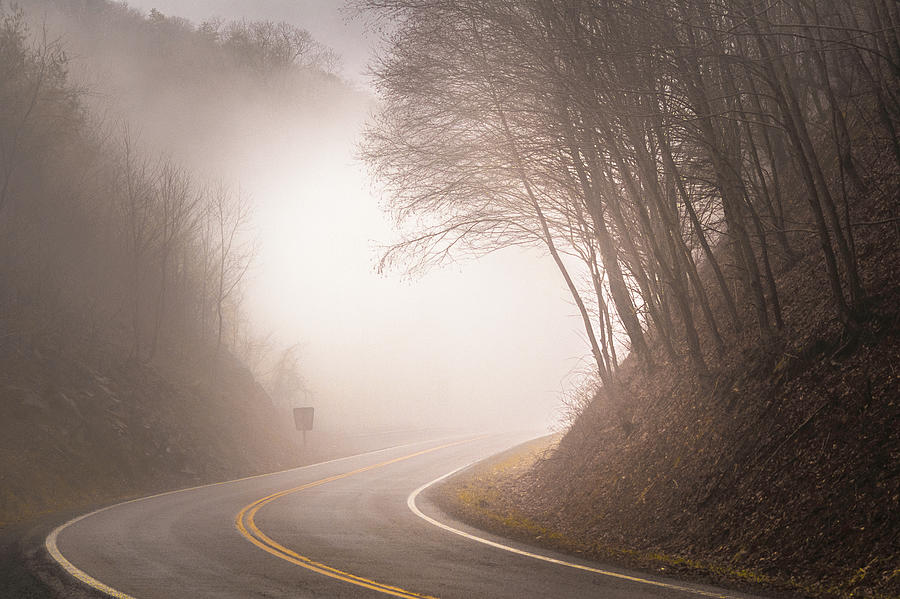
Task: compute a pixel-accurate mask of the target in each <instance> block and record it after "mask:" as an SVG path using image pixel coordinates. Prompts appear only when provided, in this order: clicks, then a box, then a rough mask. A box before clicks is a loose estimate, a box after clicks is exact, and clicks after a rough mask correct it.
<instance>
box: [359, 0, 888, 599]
mask: <svg viewBox="0 0 900 599" xmlns="http://www.w3.org/2000/svg"><path fill="white" fill-rule="evenodd" d="M357 4H358V5H359V6H360V7H361V8H362V9H363V10H365V11H368V14H369V15H370V16H371V18H373V19H374V20H375V21H376V22H377V21H378V20H379V19H382V20H385V21H389V22H391V23H395V27H394V29H393V30H392V31H391V33H390V34H389V35H388V36H387V42H386V48H385V50H384V52H382V54H381V55H380V57H379V60H378V61H377V63H376V67H375V70H376V85H377V88H378V91H379V93H380V95H381V97H382V98H383V104H382V107H381V110H380V112H379V113H378V115H377V117H376V119H375V120H374V122H373V123H372V124H371V125H370V127H369V128H368V130H367V133H366V141H365V144H364V149H363V153H364V157H365V159H366V160H367V161H368V163H369V165H370V168H371V169H372V172H373V174H374V176H376V177H377V178H378V179H379V180H380V181H381V182H382V183H383V184H384V186H385V188H386V189H387V190H388V192H387V193H388V198H389V199H388V202H387V204H388V208H389V209H390V211H391V213H392V215H393V216H394V219H395V221H396V222H397V223H398V227H399V230H400V232H401V236H400V238H399V239H398V240H397V242H396V243H395V244H394V245H392V246H391V247H390V248H389V250H388V251H387V252H386V254H385V255H384V259H383V261H382V264H381V265H382V267H383V268H386V269H389V268H399V269H405V270H408V271H414V272H415V271H419V270H425V269H429V268H431V267H434V266H436V265H441V264H446V263H450V262H453V261H456V260H461V259H464V258H467V257H472V256H482V255H485V254H488V253H491V252H494V251H498V250H501V249H503V248H507V247H512V246H530V247H540V248H542V249H543V250H544V251H545V252H546V253H547V254H548V255H549V256H550V257H551V258H552V259H553V261H554V262H555V264H556V266H557V269H558V271H559V274H560V276H561V279H562V280H563V281H564V282H565V285H566V287H567V288H568V290H569V292H570V294H571V299H572V305H573V310H577V313H578V314H579V315H580V317H581V322H582V323H583V327H584V337H585V342H586V344H587V345H588V346H589V348H590V350H591V355H592V360H591V363H590V370H591V371H592V375H591V376H592V380H591V381H589V382H588V383H587V384H586V385H584V386H582V387H580V388H577V389H575V390H573V391H572V392H571V394H570V397H569V399H568V400H567V402H566V408H565V409H564V418H565V420H566V423H567V424H566V426H565V427H564V429H563V433H564V435H563V437H562V440H561V441H560V443H559V445H558V447H557V448H556V449H555V450H553V451H550V452H548V453H547V454H546V455H544V456H543V457H542V458H540V459H537V461H536V463H535V464H534V465H533V466H531V467H530V469H529V468H526V469H525V473H524V474H522V467H517V469H513V472H515V473H516V474H515V475H510V476H509V477H507V478H504V477H503V476H501V475H498V474H497V473H496V471H497V469H500V470H502V466H497V467H496V468H495V470H493V471H492V470H490V467H488V468H487V470H486V472H487V473H485V472H484V471H482V472H481V473H480V474H474V475H471V476H469V477H468V478H466V477H465V476H464V477H462V481H463V482H460V483H457V484H458V486H457V487H454V486H453V484H454V483H451V484H450V485H449V488H450V490H449V491H445V493H444V496H445V501H444V508H445V509H449V510H450V511H451V512H453V513H455V514H456V515H457V516H458V517H461V518H463V519H465V520H468V521H470V522H474V523H476V524H477V525H478V526H482V527H486V528H489V529H492V530H495V531H497V532H500V533H501V534H505V535H510V536H515V537H518V538H522V539H525V540H528V541H529V542H533V543H537V544H540V545H546V546H551V547H554V548H557V549H564V550H566V551H570V552H576V553H579V554H584V555H589V556H592V557H594V558H596V559H600V560H614V561H618V562H620V563H623V564H628V565H631V566H636V567H642V568H649V569H653V570H655V571H669V572H678V573H679V574H680V575H684V576H688V577H691V576H694V577H697V578H699V579H702V580H710V579H712V580H718V581H730V583H731V584H738V585H746V588H756V589H761V588H762V589H768V590H769V591H773V590H775V589H780V590H787V591H789V592H793V593H800V594H801V595H804V596H828V597H830V596H853V597H855V596H886V597H891V596H896V593H897V592H898V588H900V587H898V584H900V576H898V572H900V570H898V569H897V561H896V560H897V553H896V539H897V534H898V528H897V527H898V521H897V518H896V510H897V506H898V503H897V502H898V497H900V495H898V493H900V471H898V470H897V464H898V461H897V460H898V456H900V436H898V434H897V427H896V423H897V422H898V418H900V413H898V407H897V401H896V400H897V397H898V394H900V388H898V382H897V381H898V379H897V376H896V372H895V366H894V365H895V364H896V362H897V358H898V355H900V344H898V336H897V333H898V330H900V327H898V323H900V313H898V311H897V306H898V296H897V290H898V288H900V287H898V284H900V272H898V267H897V265H898V252H897V248H898V246H900V243H898V242H900V214H898V208H900V201H898V199H900V192H898V189H900V187H898V181H900V139H898V135H897V132H898V129H897V128H898V125H900V103H898V98H900V77H898V75H900V8H898V5H897V3H895V2H891V1H887V0H858V1H857V0H852V1H831V0H816V1H814V2H810V1H806V0H784V1H780V2H753V1H751V0H728V1H719V0H683V1H682V0H666V1H664V2H656V1H645V0H627V1H621V0H583V1H582V0H572V1H568V2H553V3H550V2H541V1H538V0H522V1H516V2H489V3H481V2H466V1H462V0H460V1H451V0H448V1H434V2H419V1H415V0H409V1H405V0H360V1H359V2H357ZM447 497H449V499H447ZM754 585H756V586H755V587H754Z"/></svg>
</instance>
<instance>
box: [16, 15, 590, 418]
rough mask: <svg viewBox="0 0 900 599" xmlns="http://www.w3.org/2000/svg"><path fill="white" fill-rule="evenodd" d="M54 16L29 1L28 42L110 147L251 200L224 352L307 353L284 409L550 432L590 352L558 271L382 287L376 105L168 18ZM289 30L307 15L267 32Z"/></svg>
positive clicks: (524, 270) (507, 257)
mask: <svg viewBox="0 0 900 599" xmlns="http://www.w3.org/2000/svg"><path fill="white" fill-rule="evenodd" d="M58 6H63V4H62V3H60V4H59V5H57V4H56V3H53V2H37V1H29V2H25V3H24V7H25V8H26V10H27V11H28V14H29V19H30V20H31V22H32V27H33V31H34V32H39V31H40V29H41V27H44V26H46V28H47V31H48V34H49V35H50V36H51V37H58V38H59V39H60V40H61V42H62V43H63V44H64V45H65V48H66V50H67V52H68V54H69V57H70V76H71V78H72V79H73V80H74V81H76V82H77V83H78V84H79V85H80V86H82V87H83V88H84V89H85V90H87V93H86V94H85V96H84V101H85V102H86V104H87V105H88V106H89V108H90V113H91V118H93V119H96V120H98V121H101V122H102V123H103V126H104V127H106V128H107V129H108V130H109V131H110V135H111V136H115V135H118V134H119V130H120V128H121V126H122V123H124V122H127V123H128V124H129V126H130V128H131V129H132V130H133V131H135V132H136V135H137V137H138V139H139V142H140V144H141V145H142V146H143V147H144V148H146V149H147V151H148V152H153V153H156V154H159V155H164V156H170V157H172V158H173V159H175V160H177V161H179V162H180V163H182V164H184V165H185V166H186V167H187V168H189V169H190V170H191V171H192V172H194V173H196V174H197V176H198V178H200V179H215V178H223V179H224V180H226V181H227V182H228V183H229V184H230V185H231V186H233V187H234V188H235V189H239V190H240V191H241V193H243V194H245V195H246V196H247V197H249V198H251V200H252V208H253V210H252V226H251V227H250V229H249V231H250V234H251V235H252V236H253V237H254V238H255V247H256V255H255V258H254V260H253V262H252V266H251V269H250V271H249V272H248V273H247V276H246V278H245V280H244V282H243V285H242V292H241V296H240V297H239V298H237V299H239V300H240V301H239V302H237V303H238V304H240V307H241V308H242V310H243V314H244V315H245V316H246V318H247V320H248V322H247V323H242V328H241V329H240V331H237V329H236V332H235V333H234V334H233V335H232V337H231V338H230V339H229V340H228V345H229V347H230V349H232V350H233V351H234V352H235V353H236V354H238V355H239V356H242V358H243V359H245V360H246V361H248V362H250V363H251V366H255V369H256V371H257V374H259V375H261V376H262V377H265V376H266V375H267V374H269V373H270V371H271V368H272V365H273V362H274V361H275V358H276V357H277V355H278V352H279V351H280V350H281V349H283V348H287V347H290V346H293V345H295V344H297V345H298V347H297V350H296V356H297V359H298V366H299V370H300V375H301V377H302V380H303V382H304V387H305V388H304V389H295V390H294V391H293V392H291V393H288V397H286V398H284V400H283V401H282V407H289V405H288V404H292V405H299V404H305V403H309V404H311V405H314V406H316V407H317V427H321V428H325V429H328V428H338V427H342V428H347V427H349V428H353V429H356V428H370V427H372V428H381V429H384V428H395V427H396V428H407V427H421V426H454V427H455V426H465V427H469V426H475V427H477V428H484V427H492V426H500V427H545V426H547V425H548V424H549V423H551V422H553V421H554V420H555V418H556V416H557V406H558V403H559V399H558V396H559V393H560V391H561V389H562V388H563V386H564V385H565V379H566V378H567V377H568V376H569V375H570V373H571V372H573V371H578V369H579V368H580V367H581V366H582V364H583V362H582V359H581V357H582V355H583V353H584V344H583V340H582V339H581V336H580V334H579V333H577V331H578V326H579V325H578V321H577V319H575V318H574V316H573V313H574V308H573V307H572V306H571V305H570V302H569V300H568V299H567V298H566V295H565V290H564V288H563V287H561V286H560V284H559V282H558V275H557V273H556V272H555V271H554V269H553V265H552V262H551V261H550V260H549V259H548V258H546V257H544V256H541V255H539V254H537V253H533V252H532V253H529V252H523V251H519V250H510V251H506V252H502V253H499V254H496V255H492V256H489V257H487V258H485V259H482V260H480V261H478V262H468V263H464V264H461V265H459V266H453V267H450V268H448V269H445V270H441V271H437V272H433V273H430V274H428V275H425V276H424V277H421V278H418V279H416V280H404V279H403V277H402V276H401V275H402V273H398V272H389V273H387V274H385V275H377V274H376V273H375V271H374V266H375V264H376V263H377V260H378V258H379V257H380V252H381V249H380V248H381V246H383V245H384V244H387V243H389V242H391V240H392V238H393V237H394V235H395V233H394V231H393V226H392V224H391V223H389V222H388V220H387V219H386V217H385V216H384V215H383V213H382V212H381V210H380V208H379V200H378V193H377V190H373V189H372V188H371V184H370V182H369V179H368V176H367V173H366V172H365V169H364V167H363V166H361V165H360V164H359V163H358V162H357V160H356V144H357V143H358V138H359V133H360V131H361V128H362V126H363V124H364V122H365V121H366V119H367V117H368V115H369V112H370V111H371V110H372V108H373V106H374V102H375V100H374V98H373V97H371V96H369V95H368V93H367V92H365V91H361V90H360V88H359V87H358V86H356V85H354V84H349V83H346V82H344V81H343V80H342V79H341V77H340V76H338V75H335V74H332V73H329V72H325V71H322V70H321V69H319V68H305V69H304V68H299V69H297V68H293V69H284V70H281V71H278V70H274V71H271V72H265V73H262V74H260V73H259V72H255V71H253V70H252V69H244V68H242V67H241V65H235V64H230V63H228V62H227V60H226V61H225V62H223V58H222V57H221V56H220V55H219V54H217V53H215V52H210V51H209V49H208V48H207V47H205V46H203V45H202V44H199V45H198V43H197V41H196V40H195V39H194V37H192V35H193V33H192V32H193V30H195V29H196V27H197V23H193V24H192V23H188V22H185V21H182V20H178V19H173V18H172V16H170V15H163V16H164V17H165V18H166V20H164V21H162V22H160V23H156V24H155V25H153V24H150V23H148V22H146V21H140V20H138V19H137V18H135V15H134V14H132V15H131V16H125V17H123V16H122V15H118V16H115V17H113V16H109V17H104V16H103V15H102V14H101V15H99V16H98V14H97V11H98V10H99V9H100V8H102V6H103V5H102V4H99V5H91V4H84V5H80V7H79V5H68V6H67V7H65V9H64V10H59V9H58V8H57V7H58ZM98 7H99V8H98ZM148 8H149V7H148ZM119 10H124V9H122V8H121V7H120V8H119ZM173 10H174V8H173ZM197 10H200V9H199V8H197V7H193V14H192V15H191V16H192V17H194V18H195V19H200V18H201V16H200V15H198V14H197V12H196V11H197ZM320 10H322V11H324V12H323V19H325V17H326V16H327V17H328V19H331V20H333V19H334V17H333V14H332V13H333V12H334V10H333V7H328V8H321V9H320ZM100 12H102V11H100ZM125 12H127V11H125ZM313 12H314V11H313ZM324 13H328V14H327V15H326V14H324ZM145 14H146V13H145ZM216 14H220V15H224V16H225V17H226V18H235V19H238V18H240V17H241V16H243V15H242V14H241V13H240V10H239V9H238V8H237V7H236V6H231V5H229V6H228V7H225V6H224V5H223V9H222V11H221V12H217V13H211V14H208V15H206V17H205V18H212V17H213V16H215V15H216ZM175 16H177V15H175ZM247 16H248V18H255V17H257V16H259V15H257V14H255V13H254V14H248V15H247ZM282 16H284V17H285V18H291V17H292V16H294V17H295V16H296V15H293V14H292V13H290V11H288V12H287V13H285V14H284V15H278V16H273V17H272V20H278V19H279V18H281V17H282ZM312 16H314V15H312ZM112 23H115V26H111V24H112ZM123 23H124V24H126V25H127V27H123ZM226 24H227V23H226ZM292 25H294V26H297V27H299V28H303V29H306V28H307V26H306V24H305V23H303V22H294V23H292ZM154 27H155V29H154ZM308 29H310V30H313V29H314V27H313V26H312V25H309V27H308ZM339 41H340V42H341V43H343V44H345V45H346V43H347V42H346V40H339ZM315 42H316V43H319V44H320V49H322V50H327V47H328V46H330V44H329V40H327V39H319V40H315ZM337 72H340V70H339V68H338V69H337ZM238 346H241V347H238ZM261 346H268V354H269V355H268V356H263V355H261V354H262V353H263V352H261V350H260V349H259V348H260V347H261ZM575 376H577V375H575ZM298 380H299V379H298ZM285 414H287V412H285Z"/></svg>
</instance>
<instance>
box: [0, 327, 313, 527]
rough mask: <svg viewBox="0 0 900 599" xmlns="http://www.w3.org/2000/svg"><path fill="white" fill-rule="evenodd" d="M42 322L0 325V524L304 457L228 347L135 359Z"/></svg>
mask: <svg viewBox="0 0 900 599" xmlns="http://www.w3.org/2000/svg"><path fill="white" fill-rule="evenodd" d="M28 324H30V325H35V328H37V323H28ZM51 324H52V326H51V327H49V328H50V332H46V331H47V329H46V328H45V329H44V331H35V328H32V329H31V330H30V331H28V332H25V331H27V330H28V328H27V326H28V325H26V324H25V323H23V322H22V321H21V320H19V321H18V322H16V323H15V325H13V326H10V323H9V322H6V321H4V322H3V323H2V326H3V328H2V334H3V338H4V342H3V344H2V347H0V393H2V395H3V401H2V402H0V473H2V474H0V489H2V491H0V526H2V525H3V524H4V523H10V522H15V521H17V520H22V519H25V518H33V517H35V516H37V515H40V514H43V513H47V512H58V511H68V510H72V509H74V508H86V507H89V506H92V505H95V504H98V503H104V502H108V501H110V500H112V499H116V498H121V497H127V496H134V495H142V494H148V493H151V492H159V491H163V490H167V489H173V488H180V487H185V486H190V485H195V484H200V483H205V482H213V481H218V480H226V479H229V478H236V477H238V476H246V475H249V474H256V473H260V472H267V471H274V470H280V469H284V468H287V467H290V466H294V465H296V464H298V463H300V462H301V461H304V460H306V459H308V456H307V455H305V454H303V453H302V448H301V447H300V443H299V438H298V435H297V434H296V432H295V431H293V430H292V427H293V423H292V422H290V421H289V420H286V419H285V418H284V416H283V415H282V414H281V413H280V412H279V411H277V410H276V409H275V407H274V406H273V404H272V402H271V400H270V399H269V397H268V395H267V394H266V392H265V391H264V390H263V389H262V387H260V385H259V383H257V382H256V381H255V380H254V378H253V376H252V374H251V373H250V372H249V371H248V370H247V369H246V367H244V366H243V365H241V364H240V363H239V362H237V361H236V360H234V359H233V358H231V357H230V356H227V355H223V356H221V357H220V358H218V359H217V358H215V357H214V356H210V357H208V358H205V359H198V358H196V357H187V356H183V357H181V356H179V359H177V360H176V359H172V360H168V361H167V360H160V361H158V362H156V363H154V364H146V363H138V362H135V361H133V360H132V361H128V360H123V359H122V356H123V355H127V348H123V347H120V346H116V345H115V344H114V343H110V342H109V341H108V340H105V339H98V338H97V337H96V336H92V334H91V331H88V330H83V329H81V330H79V327H78V325H77V324H74V323H72V322H68V323H66V322H64V321H61V320H59V319H57V320H56V321H55V322H53V323H51ZM23 325H24V326H23ZM23 329H24V330H23ZM166 362H168V363H166Z"/></svg>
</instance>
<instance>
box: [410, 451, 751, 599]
mask: <svg viewBox="0 0 900 599" xmlns="http://www.w3.org/2000/svg"><path fill="white" fill-rule="evenodd" d="M478 461H480V460H475V461H473V462H470V463H468V464H466V465H464V466H460V467H459V468H457V469H456V470H453V471H451V472H448V473H447V474H444V475H443V476H439V477H437V478H436V479H434V480H433V481H431V482H428V483H425V484H424V485H422V486H421V487H419V488H418V489H416V490H415V491H413V492H412V493H410V494H409V497H407V498H406V505H407V506H408V507H409V509H410V510H411V511H412V512H413V513H414V514H415V515H416V516H418V517H419V518H422V519H423V520H425V521H426V522H428V523H429V524H433V525H434V526H437V527H438V528H441V529H443V530H446V531H447V532H452V533H453V534H456V535H459V536H461V537H464V538H466V539H469V540H470V541H475V542H477V543H482V544H484V545H488V546H490V547H494V548H496V549H502V550H503V551H509V552H510V553H515V554H516V555H522V556H525V557H530V558H533V559H537V560H541V561H543V562H549V563H551V564H557V565H559V566H566V567H569V568H575V569H576V570H584V571H586V572H593V573H594V574H601V575H603V576H610V577H612V578H619V579H622V580H628V581H630V582H637V583H641V584H648V585H653V586H657V587H663V588H666V589H671V590H675V591H682V592H685V593H693V594H695V595H703V596H704V597H714V598H715V599H740V598H739V597H738V596H736V595H726V594H722V593H715V592H712V591H704V590H702V589H695V588H691V587H686V586H681V585H677V584H671V583H667V582H660V581H657V580H650V579H647V578H639V577H637V576H629V575H627V574H621V573H619V572H611V571H609V570H602V569H600V568H593V567H591V566H585V565H582V564H576V563H573V562H567V561H564V560H561V559H556V558H553V557H550V556H547V555H541V554H538V553H532V552H530V551H525V550H523V549H517V548H515V547H510V546H509V545H504V544H503V543H498V542H496V541H491V540H490V539H485V538H483V537H479V536H476V535H473V534H470V533H467V532H465V531H462V530H459V529H458V528H453V527H452V526H449V525H447V524H444V523H443V522H438V521H437V520H435V519H434V518H432V517H430V516H426V515H425V514H424V513H422V510H420V509H419V508H418V506H417V505H416V498H417V497H418V496H419V494H420V493H422V491H424V490H425V489H427V488H428V487H430V486H432V485H435V484H437V483H439V482H441V481H442V480H444V479H446V478H449V477H451V476H453V475H454V474H456V473H457V472H459V471H461V470H464V469H466V468H468V467H469V466H471V465H472V464H474V463H476V462H478Z"/></svg>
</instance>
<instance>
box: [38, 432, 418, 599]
mask: <svg viewBox="0 0 900 599" xmlns="http://www.w3.org/2000/svg"><path fill="white" fill-rule="evenodd" d="M418 443H419V442H415V443H404V444H402V445H395V446H393V447H385V448H384V449H376V450H374V451H366V452H364V453H358V454H355V455H350V456H344V457H341V458H335V459H333V460H326V461H324V462H318V463H316V464H309V465H307V466H299V467H297V468H288V469H287V470H281V471H278V472H269V473H267V474H255V475H253V476H245V477H243V478H237V479H234V480H228V481H222V482H218V483H210V484H206V485H198V486H195V487H188V488H186V489H178V490H176V491H166V492H164V493H157V494H156V495H150V496H148V497H139V498H137V499H131V500H128V501H123V502H122V503H116V504H114V505H108V506H106V507H104V508H100V509H99V510H94V511H93V512H89V513H87V514H82V515H81V516H78V517H77V518H72V519H71V520H69V521H68V522H66V523H64V524H60V525H59V526H57V527H56V528H54V529H53V531H52V532H51V533H50V534H49V535H47V539H46V540H45V541H44V547H46V549H47V552H48V553H49V554H50V557H52V558H53V559H54V560H55V561H56V563H58V564H59V565H60V566H61V567H62V568H63V569H64V570H65V571H66V572H68V573H69V574H71V575H72V576H73V577H75V578H77V579H78V580H80V581H81V582H83V583H84V584H86V585H88V586H89V587H91V588H94V589H96V590H98V591H100V592H102V593H106V594H107V595H109V596H110V597H115V598H116V599H135V597H132V596H131V595H128V594H126V593H123V592H122V591H120V590H118V589H114V588H112V587H111V586H109V585H108V584H105V583H103V582H100V581H99V580H97V579H96V578H94V577H93V576H91V575H90V574H88V573H87V572H85V571H84V570H81V569H80V568H78V567H77V566H75V565H74V564H73V563H72V562H70V561H69V560H68V559H66V557H65V556H64V555H63V554H62V552H61V551H60V550H59V546H58V543H57V539H58V538H59V534H60V533H61V532H62V531H63V530H65V529H66V528H68V527H69V526H72V525H73V524H75V523H77V522H80V521H82V520H84V519H85V518H89V517H91V516H95V515H97V514H99V513H101V512H105V511H107V510H111V509H113V508H117V507H120V506H123V505H129V504H132V503H138V502H141V501H148V500H150V499H155V498H157V497H164V496H166V495H175V494H177V493H186V492H188V491H196V490H198V489H205V488H207V487H218V486H221V485H230V484H232V483H239V482H242V481H246V480H252V479H255V478H263V477H266V476H274V475H276V474H284V473H286V472H299V471H301V470H308V469H310V468H315V467H318V466H324V465H325V464H333V463H336V462H343V461H346V460H351V459H353V458H359V457H362V456H367V455H374V454H376V453H384V452H386V451H391V450H393V449H399V448H401V447H408V446H410V445H417V444H418Z"/></svg>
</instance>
